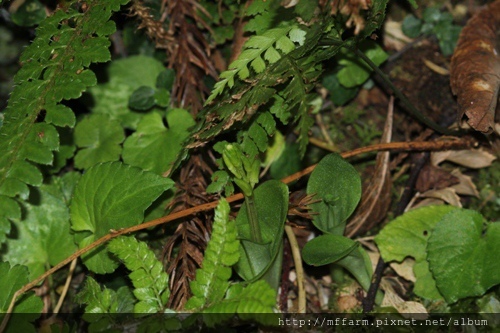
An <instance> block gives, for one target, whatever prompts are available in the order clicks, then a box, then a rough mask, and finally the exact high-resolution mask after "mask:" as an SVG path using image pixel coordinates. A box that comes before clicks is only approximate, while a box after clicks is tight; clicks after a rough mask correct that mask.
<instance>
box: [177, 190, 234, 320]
mask: <svg viewBox="0 0 500 333" xmlns="http://www.w3.org/2000/svg"><path fill="white" fill-rule="evenodd" d="M229 211H230V208H229V204H228V203H227V201H226V200H225V199H222V200H221V201H220V202H219V205H218V206H217V209H216V210H215V218H214V224H213V229H212V238H211V239H210V241H209V243H208V245H207V249H206V250H205V257H204V258H203V263H202V268H200V269H198V270H196V278H195V280H193V281H192V282H191V291H192V292H193V297H191V298H190V299H189V300H188V302H187V303H186V305H185V309H186V310H194V309H203V308H205V307H207V306H210V305H212V304H215V303H217V302H219V301H220V300H222V298H223V297H224V295H225V294H226V291H227V289H228V288H229V282H228V281H229V278H230V277H231V273H232V270H231V266H232V265H234V264H235V263H236V262H237V261H238V259H239V255H240V253H239V241H238V231H237V230H236V225H235V223H234V222H233V221H229Z"/></svg>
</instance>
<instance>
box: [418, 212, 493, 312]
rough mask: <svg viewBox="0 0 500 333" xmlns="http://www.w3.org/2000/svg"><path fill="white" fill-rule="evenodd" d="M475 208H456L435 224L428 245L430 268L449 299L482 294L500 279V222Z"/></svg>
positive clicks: (451, 300)
mask: <svg viewBox="0 0 500 333" xmlns="http://www.w3.org/2000/svg"><path fill="white" fill-rule="evenodd" d="M483 223H484V220H483V217H482V216H481V214H479V213H478V212H476V211H473V210H466V209H457V210H454V211H452V212H450V213H448V214H446V215H445V216H443V217H442V218H441V220H440V221H439V223H437V224H436V227H435V228H434V231H433V232H432V235H431V236H430V237H429V241H428V245H427V260H428V261H429V268H430V270H431V272H432V274H433V275H434V278H435V279H436V285H437V287H438V289H439V291H440V292H441V294H442V295H443V296H444V298H445V299H446V301H447V302H448V303H454V302H456V301H457V300H459V299H462V298H465V297H470V296H480V295H483V294H484V293H485V292H486V291H487V290H488V289H490V288H491V287H493V286H495V285H497V284H499V283H500V261H499V260H498V257H497V255H498V254H499V253H500V223H490V224H488V226H487V228H486V230H485V232H484V234H483Z"/></svg>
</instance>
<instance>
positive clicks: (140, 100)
mask: <svg viewBox="0 0 500 333" xmlns="http://www.w3.org/2000/svg"><path fill="white" fill-rule="evenodd" d="M154 105H155V90H154V88H151V87H147V86H140V87H139V88H137V89H136V90H135V91H134V92H133V93H132V95H131V96H130V99H129V100H128V106H129V107H130V108H131V109H134V110H138V111H146V110H149V109H151V108H152V107H153V106H154Z"/></svg>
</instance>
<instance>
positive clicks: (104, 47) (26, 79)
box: [0, 0, 128, 241]
mask: <svg viewBox="0 0 500 333" xmlns="http://www.w3.org/2000/svg"><path fill="white" fill-rule="evenodd" d="M127 2H128V0H111V1H98V0H97V1H89V2H87V3H86V6H87V9H86V10H83V9H82V8H80V9H78V6H75V5H73V6H71V7H69V8H66V9H65V10H58V11H56V13H55V14H54V15H52V16H50V17H48V18H47V19H46V20H44V21H43V22H42V23H41V24H40V26H39V27H38V29H37V38H36V39H35V40H34V41H33V43H32V44H31V45H30V46H29V47H28V48H27V49H26V50H25V51H24V52H23V55H22V56H21V59H20V61H21V63H22V64H23V66H22V67H21V69H20V70H19V72H18V73H17V74H16V76H15V78H14V84H15V88H14V90H13V92H12V94H11V98H10V101H9V104H8V107H7V110H6V112H5V115H4V119H3V126H2V127H1V128H0V137H1V138H2V139H1V140H0V151H2V154H1V156H0V203H1V204H2V207H5V209H2V211H3V213H2V218H1V220H0V240H1V241H5V234H6V233H8V232H9V230H10V227H9V225H10V222H9V219H12V218H20V217H21V210H20V208H19V206H18V205H17V203H16V202H15V200H14V199H13V198H14V197H16V196H17V197H19V198H21V199H23V200H26V199H27V198H28V196H29V189H28V185H30V186H40V185H41V184H42V181H43V176H42V173H41V172H40V170H39V169H38V168H37V166H36V165H35V164H42V165H50V164H52V161H53V152H54V151H57V150H58V149H59V134H58V131H57V129H56V127H54V126H58V127H65V126H68V127H73V126H74V125H75V116H74V114H73V111H72V110H71V109H70V108H69V107H67V106H65V105H64V104H61V102H62V101H63V100H69V99H74V98H78V97H80V96H81V94H82V92H84V91H85V90H86V89H87V88H88V87H89V86H92V85H95V84H96V83H97V79H96V77H95V74H94V73H93V72H92V71H91V70H90V69H89V66H90V64H92V63H97V62H106V61H109V60H110V59H111V55H110V53H109V51H108V48H109V46H110V41H109V39H108V36H109V35H110V34H112V33H113V32H114V31H115V30H116V28H115V23H114V22H113V21H109V18H110V17H111V14H112V12H113V11H117V10H118V9H120V6H121V5H124V4H126V3H127ZM40 117H42V118H43V121H38V119H39V118H40Z"/></svg>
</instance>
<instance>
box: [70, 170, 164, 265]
mask: <svg viewBox="0 0 500 333" xmlns="http://www.w3.org/2000/svg"><path fill="white" fill-rule="evenodd" d="M172 186H173V181H172V180H170V179H168V178H162V177H160V176H158V175H156V174H154V173H151V172H147V171H144V170H141V169H139V168H136V167H132V166H127V165H124V164H122V163H120V162H111V163H104V164H97V165H95V166H93V167H91V168H90V169H88V170H87V171H86V172H85V173H84V174H83V176H82V178H81V179H80V181H79V182H78V185H77V186H76V189H75V194H74V197H73V200H72V202H71V208H70V212H71V222H72V229H73V230H75V231H76V232H77V235H76V239H77V242H78V245H79V247H80V248H83V247H85V246H87V245H89V244H90V243H92V242H93V241H95V240H96V239H98V238H100V237H102V236H104V235H106V234H108V233H109V232H110V230H112V229H120V228H126V227H130V226H133V225H137V224H139V223H141V222H142V221H143V219H144V211H145V210H146V208H148V207H149V206H150V205H151V203H152V202H153V201H154V200H155V199H156V198H158V197H159V196H160V195H161V194H162V193H163V192H165V191H166V190H168V189H169V188H171V187H172ZM83 259H84V263H85V265H86V266H87V268H89V269H90V270H92V271H94V272H96V273H109V272H112V271H114V269H115V268H116V266H117V265H116V261H114V260H112V259H111V258H110V257H109V256H108V252H107V251H106V250H105V248H103V247H102V246H101V247H99V248H97V249H96V250H93V251H91V252H90V253H88V254H86V255H84V256H83Z"/></svg>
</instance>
